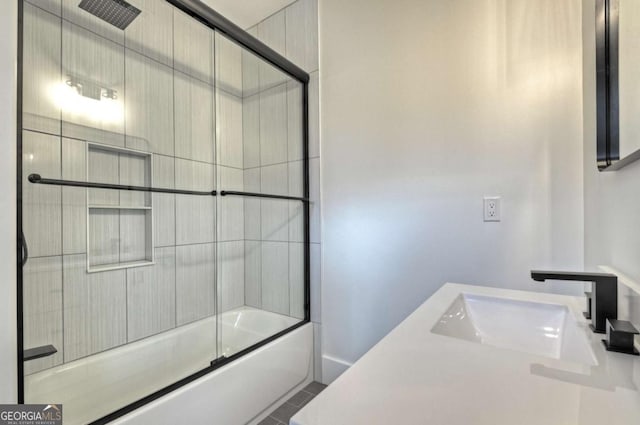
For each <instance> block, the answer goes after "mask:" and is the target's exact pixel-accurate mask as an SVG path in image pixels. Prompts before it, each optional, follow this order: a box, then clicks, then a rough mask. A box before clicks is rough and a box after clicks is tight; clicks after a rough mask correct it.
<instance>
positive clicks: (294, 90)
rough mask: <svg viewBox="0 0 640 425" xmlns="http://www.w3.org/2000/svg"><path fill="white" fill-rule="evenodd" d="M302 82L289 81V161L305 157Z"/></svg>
mask: <svg viewBox="0 0 640 425" xmlns="http://www.w3.org/2000/svg"><path fill="white" fill-rule="evenodd" d="M302 100H303V99H302V84H301V83H299V82H297V81H289V82H288V83H287V147H288V155H289V161H298V160H301V159H302V158H303V156H304V155H303V144H304V138H303V132H302V129H303V125H302V124H303V122H302V112H303V102H302Z"/></svg>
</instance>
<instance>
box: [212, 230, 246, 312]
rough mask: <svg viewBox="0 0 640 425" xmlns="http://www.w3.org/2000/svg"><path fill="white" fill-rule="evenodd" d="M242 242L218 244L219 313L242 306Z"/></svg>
mask: <svg viewBox="0 0 640 425" xmlns="http://www.w3.org/2000/svg"><path fill="white" fill-rule="evenodd" d="M244 262H245V260H244V241H233V242H219V243H218V270H219V272H218V276H219V278H218V294H219V299H220V300H219V303H220V312H221V313H222V312H225V311H228V310H232V309H234V308H237V307H241V306H243V305H244V303H245V301H244Z"/></svg>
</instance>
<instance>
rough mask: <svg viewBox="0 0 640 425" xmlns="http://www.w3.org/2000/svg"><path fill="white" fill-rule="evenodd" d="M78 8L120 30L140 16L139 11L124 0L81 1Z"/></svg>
mask: <svg viewBox="0 0 640 425" xmlns="http://www.w3.org/2000/svg"><path fill="white" fill-rule="evenodd" d="M78 7H79V8H80V9H83V10H86V11H87V12H89V13H91V14H92V15H95V16H97V17H98V18H100V19H102V20H103V21H105V22H108V23H110V24H111V25H113V26H115V27H118V28H120V29H121V30H124V29H125V28H126V27H127V26H129V24H130V23H131V22H133V20H134V19H136V17H137V16H138V15H139V14H140V9H138V8H136V7H135V6H133V5H131V4H129V3H127V2H126V1H124V0H82V1H81V2H80V4H79V5H78Z"/></svg>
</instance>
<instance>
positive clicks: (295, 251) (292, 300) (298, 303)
mask: <svg viewBox="0 0 640 425" xmlns="http://www.w3.org/2000/svg"><path fill="white" fill-rule="evenodd" d="M289 315H290V316H292V317H296V318H298V319H304V244H302V243H297V242H290V243H289Z"/></svg>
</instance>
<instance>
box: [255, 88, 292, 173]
mask: <svg viewBox="0 0 640 425" xmlns="http://www.w3.org/2000/svg"><path fill="white" fill-rule="evenodd" d="M287 150H288V147H287V86H286V85H280V86H277V87H274V88H272V89H269V90H266V91H263V92H261V93H260V164H261V165H271V164H278V163H281V162H286V161H287V157H288V152H287Z"/></svg>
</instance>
